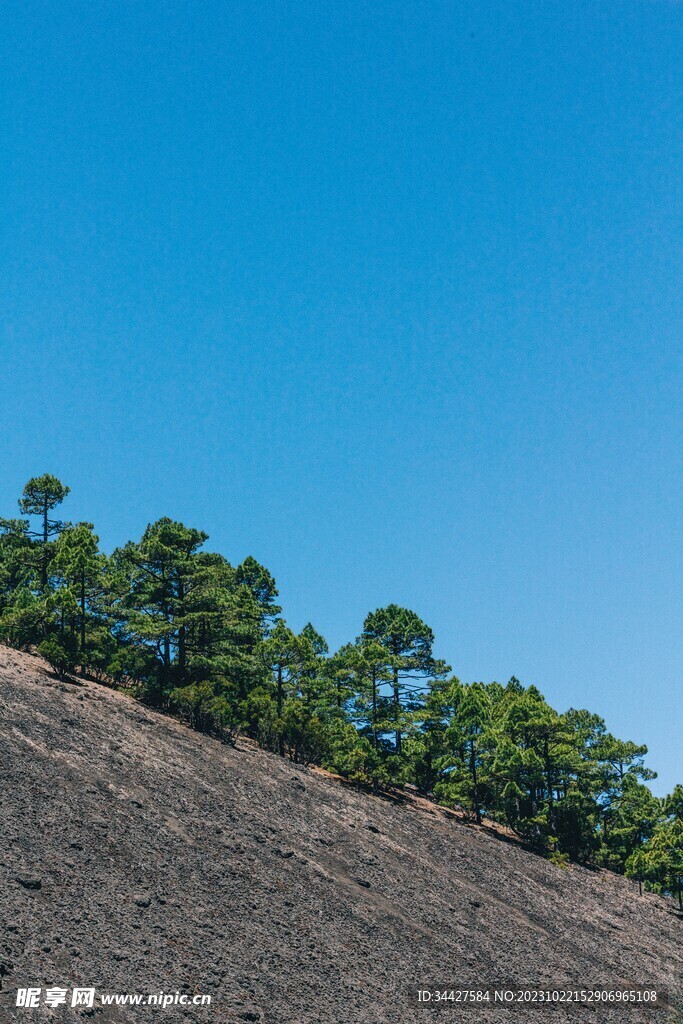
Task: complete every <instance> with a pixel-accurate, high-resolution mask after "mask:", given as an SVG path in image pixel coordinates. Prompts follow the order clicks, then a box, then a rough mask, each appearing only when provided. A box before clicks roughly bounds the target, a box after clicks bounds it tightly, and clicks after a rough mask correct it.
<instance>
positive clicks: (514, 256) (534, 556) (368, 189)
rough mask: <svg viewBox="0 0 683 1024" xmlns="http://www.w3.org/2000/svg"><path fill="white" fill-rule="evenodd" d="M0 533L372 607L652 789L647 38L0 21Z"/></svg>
mask: <svg viewBox="0 0 683 1024" xmlns="http://www.w3.org/2000/svg"><path fill="white" fill-rule="evenodd" d="M3 22H4V25H3V38H2V41H1V42H0V48H1V49H2V64H1V67H2V71H1V72H0V78H1V81H0V85H1V88H0V116H1V119H2V126H3V129H2V134H3V161H2V166H1V169H0V196H1V197H2V198H1V199H0V203H1V204H2V205H1V210H2V218H1V221H0V231H1V232H2V241H3V250H4V260H3V264H4V272H3V283H2V289H1V293H0V295H1V301H2V328H1V330H2V333H1V334H0V345H1V347H2V352H1V355H2V360H1V364H0V372H1V375H2V376H1V379H0V429H1V431H2V434H1V436H2V439H3V445H2V459H1V465H2V473H1V474H0V510H1V511H2V513H3V514H13V513H14V511H15V509H16V506H15V504H14V503H15V501H16V498H17V496H18V494H19V493H20V491H21V488H22V486H23V484H24V482H25V480H26V479H27V478H28V477H29V476H30V475H33V474H35V473H41V472H46V471H49V472H53V473H56V474H57V475H59V476H60V477H61V478H62V479H63V480H64V481H65V482H67V483H69V484H70V486H71V487H72V491H73V493H72V496H70V497H69V499H68V503H67V504H66V505H65V506H64V514H65V515H68V516H69V517H71V518H73V519H79V518H85V519H89V520H92V521H93V522H95V524H96V526H97V528H98V530H99V533H100V536H101V538H102V542H103V545H104V547H105V548H106V549H107V550H110V549H111V548H113V547H114V546H115V545H116V544H119V543H121V542H123V541H124V540H126V539H128V538H129V537H139V535H140V534H141V532H142V530H143V529H144V527H145V525H146V524H147V522H149V521H151V520H154V519H156V518H158V517H159V516H161V515H170V516H173V517H175V518H179V519H182V520H184V521H185V522H187V523H188V524H190V525H193V526H198V527H201V528H204V529H206V530H207V532H208V533H209V534H210V536H211V540H210V542H209V544H210V546H211V547H214V548H216V549H218V550H221V551H223V552H224V553H225V554H227V555H228V557H230V558H231V559H232V560H241V559H242V558H243V557H244V556H245V555H246V554H249V553H251V554H253V555H255V556H256V557H257V558H258V559H259V560H261V561H263V562H264V563H265V564H267V565H268V566H269V568H271V570H272V571H273V573H274V574H275V576H276V578H277V580H278V584H279V587H280V593H281V597H282V602H283V604H284V607H285V612H286V615H287V617H288V619H289V621H290V623H291V625H292V626H294V627H296V628H299V627H301V626H303V624H304V623H305V622H306V621H307V620H308V619H312V621H313V622H314V624H315V625H316V626H317V627H318V628H319V629H320V630H321V631H322V632H323V633H324V634H325V635H326V636H327V637H328V639H329V641H330V643H331V644H332V645H338V644H340V643H342V642H344V641H346V640H348V639H351V638H353V637H354V636H355V635H357V633H358V632H359V631H360V628H361V624H362V620H363V617H364V616H365V614H366V613H367V611H369V610H370V609H373V608H376V607H378V606H380V605H382V604H385V603H387V602H389V601H396V602H398V603H402V604H406V605H408V606H410V607H413V608H414V609H415V610H416V611H418V612H419V613H420V614H421V615H422V616H423V617H424V618H425V619H426V620H427V621H428V622H429V623H430V624H431V625H432V627H433V628H434V630H435V632H436V635H437V647H438V653H439V654H440V655H441V656H443V657H445V658H447V659H448V660H449V661H450V663H451V664H452V665H453V667H454V669H455V671H456V672H457V673H458V675H459V676H460V677H461V678H462V679H464V680H475V679H483V680H490V679H498V680H500V681H505V680H507V679H508V678H509V677H510V676H511V675H512V674H515V675H517V676H518V677H519V678H520V679H522V681H523V682H525V683H535V684H536V685H538V686H539V687H540V688H541V690H542V691H543V692H544V693H545V694H546V696H547V697H548V699H549V700H550V701H551V702H552V703H553V704H554V705H556V706H557V707H558V708H560V709H564V708H566V707H569V706H571V705H573V706H587V707H589V708H591V709H592V710H595V711H598V712H599V713H601V714H602V715H603V716H604V717H605V718H606V720H607V724H608V726H609V727H610V728H611V729H612V730H613V731H614V732H616V733H617V734H619V735H621V736H622V737H624V738H632V739H635V740H638V741H640V742H646V743H648V745H649V747H650V759H649V761H650V764H651V765H652V767H653V768H655V769H656V770H658V771H659V772H660V779H659V780H658V782H657V783H655V790H656V791H657V792H664V791H665V790H666V789H669V788H671V786H672V785H673V784H674V782H676V781H679V780H681V770H680V769H681V759H680V749H681V743H680V717H681V707H682V701H681V664H682V657H681V655H682V654H683V649H682V648H683V645H682V641H681V637H682V630H681V624H682V622H683V607H682V605H683V601H682V599H681V579H682V578H683V573H682V569H683V565H682V561H683V559H682V555H681V552H682V546H681V525H682V523H681V507H682V501H683V481H682V476H681V468H682V463H681V441H682V430H681V427H682V416H681V408H682V404H681V397H682V396H681V384H682V382H683V374H682V372H681V370H682V368H681V312H682V310H681V306H682V304H683V303H682V300H681V289H680V271H681V239H682V237H683V231H682V226H681V209H682V205H681V199H682V192H683V187H682V184H681V182H682V181H683V177H682V175H681V137H682V133H681V99H682V96H683V89H682V88H681V86H682V77H683V75H682V71H681V69H682V65H681V61H680V54H681V52H682V51H683V8H682V7H681V6H680V5H675V4H672V3H667V2H650V3H645V2H643V3H635V2H627V0H626V2H624V3H620V4H618V5H612V4H606V3H605V4H599V3H593V2H591V3H581V2H575V3H572V4H562V3H554V2H548V3H529V4H509V3H506V2H492V3H486V4H482V3H478V2H472V3H453V2H448V3H442V2H438V0H434V2H430V3H429V4H423V3H418V2H415V0H413V2H411V3H404V2H400V0H393V2H391V3H382V2H378V3H373V4H369V5H368V4H361V3H355V2H350V3H343V4H325V3H323V4H321V3H308V2H300V3H296V4H292V3H291V2H286V3H285V2H276V0H271V2H268V3H240V2H230V3H222V2H221V3H214V2H206V3H203V4H191V3H178V2H171V3H163V4H161V3H156V2H146V3H142V4H132V3H123V4H122V3H113V2H112V3H108V2H101V3H97V4H91V3H70V2H65V3H60V4H48V3H39V2H36V3H31V4H24V3H17V4H13V5H11V6H10V7H9V8H7V9H6V10H5V11H4V14H3Z"/></svg>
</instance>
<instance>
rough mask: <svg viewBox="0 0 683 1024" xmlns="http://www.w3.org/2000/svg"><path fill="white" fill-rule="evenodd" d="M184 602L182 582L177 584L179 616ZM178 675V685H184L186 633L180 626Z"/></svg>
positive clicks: (185, 673)
mask: <svg viewBox="0 0 683 1024" xmlns="http://www.w3.org/2000/svg"><path fill="white" fill-rule="evenodd" d="M184 600H185V590H184V588H183V584H182V580H181V581H179V582H178V601H179V604H180V614H181V615H182V614H183V601H184ZM178 675H179V677H180V685H181V686H184V685H185V677H186V675H187V631H186V627H185V626H181V627H180V629H179V630H178Z"/></svg>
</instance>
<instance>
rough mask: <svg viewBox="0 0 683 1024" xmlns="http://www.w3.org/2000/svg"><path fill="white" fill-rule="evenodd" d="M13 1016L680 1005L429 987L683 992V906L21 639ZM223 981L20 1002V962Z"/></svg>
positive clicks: (82, 981)
mask: <svg viewBox="0 0 683 1024" xmlns="http://www.w3.org/2000/svg"><path fill="white" fill-rule="evenodd" d="M0 770H1V772H2V785H1V787H0V804H1V806H0V820H1V821H2V838H1V839H0V850H1V857H0V866H1V868H2V874H1V875H0V878H1V879H2V881H1V887H0V922H1V923H2V928H3V932H2V940H1V943H0V956H1V957H2V969H1V970H0V981H1V983H2V987H1V990H0V1022H2V1024H4V1022H11V1021H15V1020H67V1021H68V1020H79V1019H81V1014H89V1015H90V1016H91V1017H94V1019H95V1020H96V1021H99V1022H103V1024H104V1022H107V1021H111V1022H127V1021H131V1022H132V1021H145V1020H153V1019H154V1020H156V1019H163V1020H164V1021H168V1022H171V1024H174V1022H176V1021H178V1022H190V1021H197V1022H203V1021H212V1022H220V1024H222V1022H235V1024H236V1022H241V1021H257V1022H258V1021H261V1022H267V1024H296V1022H298V1024H315V1022H321V1024H322V1022H324V1024H328V1022H329V1024H332V1022H334V1024H364V1022H403V1021H406V1022H412V1021H429V1020H432V1019H435V1020H436V1019H438V1020H445V1019H448V1020H457V1021H463V1020H464V1021H470V1020H472V1021H478V1020H482V1021H508V1020H509V1021H513V1020H514V1021H519V1022H523V1021H527V1020H529V1021H531V1020H539V1021H540V1020H543V1019H552V1020H553V1021H560V1020H563V1019H567V1020H569V1019H571V1020H575V1019H577V1018H579V1019H581V1018H583V1019H586V1020H588V1021H593V1022H598V1024H600V1022H602V1021H605V1022H608V1021H609V1022H611V1021H614V1022H615V1024H616V1022H619V1024H621V1022H624V1021H634V1022H635V1021H641V1020H643V1021H646V1020H662V1021H664V1020H671V1019H677V1014H675V1013H669V1012H667V1010H666V1009H665V1008H659V1009H647V1010H646V1009H644V1008H642V1007H641V1008H627V1007H623V1006H615V1007H608V1006H597V1007H596V1006H590V1007H572V1008H569V1009H568V1010H566V1011H565V1010H562V1009H556V1008H536V1007H521V1008H514V1009H507V1008H504V1007H503V1008H501V1007H500V1006H495V1007H493V1006H489V1007H486V1006H482V1007H480V1008H473V1009H462V1008H460V1007H455V1008H454V1007H445V1008H444V1009H443V1010H433V1009H429V1008H425V1007H417V1006H416V1005H413V1003H412V1002H411V1000H410V995H409V993H410V992H411V991H413V990H415V989H417V988H428V987H432V988H433V987H435V986H438V987H444V986H448V987H458V988H466V987H478V988H484V987H488V986H502V987H512V988H517V987H520V986H523V985H530V986H542V987H554V988H555V987H560V988H565V987H568V986H570V987H581V988H593V987H601V986H604V987H609V988H614V987H625V988H632V987H634V986H636V985H641V986H648V987H658V988H660V989H667V990H668V999H669V1003H670V1004H671V1005H674V1004H677V1001H678V1000H680V997H681V993H682V992H683V984H682V982H681V967H682V966H683V956H682V953H681V940H680V936H681V923H682V922H681V920H680V918H679V916H678V915H677V914H676V912H675V909H674V907H673V904H672V902H671V901H669V900H665V899H662V898H660V897H656V896H654V895H645V896H643V897H642V898H640V897H638V894H637V887H636V886H634V884H633V883H631V882H629V881H627V880H626V879H624V878H621V877H618V876H615V875H610V874H608V873H606V872H602V871H590V870H587V869H583V868H578V867H572V868H570V869H569V870H561V869H559V868H557V867H555V866H553V865H552V864H549V863H548V862H546V861H544V860H542V859H541V858H539V857H536V856H534V855H533V854H531V853H529V852H527V851H525V850H524V849H523V848H522V847H521V846H520V845H519V844H518V843H516V842H514V841H505V837H504V836H503V835H502V834H496V833H495V832H494V831H493V830H487V829H477V828H476V827H473V826H469V825H467V824H465V823H463V822H461V821H459V820H457V819H456V818H455V817H454V816H453V815H449V814H448V812H446V811H444V810H443V809H442V808H437V807H431V806H429V805H427V804H426V803H425V802H424V801H417V800H407V801H406V802H404V803H398V802H392V801H389V800H387V799H382V798H379V797H372V796H368V795H366V794H363V793H356V792H355V791H354V790H352V789H351V788H350V787H348V786H345V785H342V784H340V783H339V782H338V781H336V780H335V779H332V778H330V777H326V776H325V774H324V773H322V772H319V771H315V770H308V769H302V768H297V767H295V766H293V765H292V764H291V763H290V762H288V761H285V760H283V759H280V758H278V757H277V756H274V755H270V754H267V753H265V752H263V751H260V750H258V749H256V748H254V747H253V746H252V745H251V744H250V743H248V742H246V741H240V742H238V746H237V749H232V748H230V747H228V746H225V745H223V744H221V743H219V742H217V741H215V740H213V739H210V738H208V737H206V736H202V735H199V734H196V733H193V732H192V731H190V730H189V729H187V728H186V727H184V726H183V725H182V724H180V723H178V722H176V721H174V720H173V719H171V718H168V717H165V716H163V715H160V714H157V713H155V712H153V711H150V710H147V709H145V708H144V707H142V706H140V705H138V704H137V703H135V702H134V701H132V700H130V699H129V698H127V697H125V696H124V695H122V694H119V693H116V692H113V691H110V690H108V689H106V688H103V687H101V686H97V685H95V684H92V683H83V684H82V685H76V684H74V683H60V682H58V681H57V680H56V679H55V678H54V677H53V676H51V675H50V674H49V672H48V670H47V669H46V667H45V665H44V663H43V662H42V661H40V659H38V658H34V657H31V656H28V655H22V654H18V653H17V652H15V651H11V650H8V649H6V648H0ZM29 985H34V986H36V987H38V986H41V987H43V988H45V987H48V986H53V985H55V986H60V985H61V986H62V987H69V988H71V986H72V985H82V986H95V987H96V988H97V989H98V991H102V992H112V993H128V992H132V993H136V992H140V993H147V992H158V991H159V990H163V991H165V992H172V993H174V992H176V990H180V991H183V990H184V991H186V992H197V993H208V994H211V995H212V997H213V1001H214V1002H213V1005H212V1006H211V1007H210V1008H209V1007H203V1008H200V1007H187V1008H180V1007H176V1008H167V1009H166V1010H165V1011H163V1013H162V1012H161V1011H157V1010H154V1009H151V1008H141V1007H137V1008H130V1007H128V1008H123V1007H111V1008H103V1007H96V1008H95V1011H90V1010H85V1011H82V1010H78V1011H76V1010H71V1009H64V1008H60V1009H57V1010H55V1011H49V1010H47V1009H45V1008H42V1009H40V1010H35V1011H30V1010H22V1009H17V1008H16V1007H15V999H16V990H17V987H18V986H29Z"/></svg>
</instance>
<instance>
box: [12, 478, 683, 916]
mask: <svg viewBox="0 0 683 1024" xmlns="http://www.w3.org/2000/svg"><path fill="white" fill-rule="evenodd" d="M68 493H69V488H68V487H66V486H65V485H64V484H62V483H61V482H60V481H59V480H58V479H57V478H56V477H54V476H51V475H49V474H45V475H43V476H40V477H35V478H33V479H31V480H29V482H28V483H27V484H26V487H25V488H24V492H23V495H22V497H21V498H20V500H19V509H20V512H21V517H20V518H17V519H2V520H0V640H2V642H4V643H6V644H9V645H12V646H14V647H17V648H19V649H21V650H37V651H38V652H39V653H40V654H41V655H42V656H43V657H45V658H46V659H47V661H48V662H49V663H50V664H51V665H52V667H53V668H54V670H55V671H56V672H57V673H58V674H59V675H60V676H63V677H64V676H67V675H68V674H69V673H71V672H75V671H80V672H81V673H83V674H86V675H88V676H90V677H91V678H95V679H98V680H100V681H102V682H106V683H108V684H110V685H117V686H119V687H121V688H124V689H126V690H129V691H130V692H131V693H132V694H134V695H135V696H136V697H138V698H139V699H140V700H142V701H144V702H146V703H148V704H150V705H152V706H153V707H157V708H164V709H167V710H169V711H172V712H173V713H175V714H177V715H178V716H180V717H182V718H183V719H184V720H185V721H187V722H188V723H189V724H190V725H191V726H192V727H193V728H195V729H198V730H201V731H204V732H207V733H211V734H213V735H216V736H219V737H221V738H223V739H227V740H228V741H234V738H235V736H236V735H237V734H238V733H239V732H245V733H247V734H248V735H249V736H251V737H253V738H254V739H256V740H257V741H258V743H259V744H261V745H262V746H263V747H264V748H266V749H268V750H271V751H275V752H277V753H279V754H281V755H283V756H287V757H289V758H291V759H292V760H294V761H296V762H299V763H302V764H317V765H322V766H323V767H325V768H327V769H329V770H331V771H334V772H338V773H340V774H341V775H343V776H345V777H346V778H348V779H350V780H353V781H354V782H356V783H357V784H359V785H362V786H366V787H371V788H373V789H376V790H377V789H387V788H389V787H393V788H394V789H396V788H400V787H402V786H406V785H412V786H415V787H417V788H418V789H419V790H420V791H421V792H423V793H427V794H433V796H434V797H435V798H436V800H438V801H439V802H440V803H442V804H444V805H446V806H448V807H455V808H460V809H461V810H464V812H465V813H466V814H467V815H469V816H470V817H471V819H472V820H473V821H475V822H477V823H481V822H482V820H483V818H484V817H486V818H489V819H493V820H496V821H498V822H501V823H503V824H505V825H507V826H509V827H510V828H511V829H513V830H514V832H516V833H517V834H518V835H519V836H520V837H521V838H522V839H523V840H524V841H525V842H526V843H528V844H529V845H530V846H532V847H533V848H535V849H537V850H538V851H539V852H543V853H545V854H546V855H548V856H550V857H551V858H552V859H553V860H554V861H555V862H556V863H558V864H560V865H562V864H565V863H566V862H567V861H568V860H571V861H578V862H582V863H588V862H590V863H594V864H598V865H602V866H605V867H608V868H610V869H612V870H614V871H618V872H625V873H626V874H628V875H629V876H631V877H633V878H636V879H638V880H639V882H640V884H641V886H642V885H643V884H645V885H647V886H648V887H650V888H653V889H655V890H656V891H660V892H668V893H671V894H674V895H676V896H677V898H678V900H679V903H680V902H681V889H682V888H683V787H682V786H676V788H675V789H674V792H673V793H672V794H671V795H670V796H669V797H667V798H665V799H657V798H655V797H654V796H653V795H652V793H651V791H650V789H649V788H648V786H647V785H646V783H647V781H648V779H651V778H653V777H654V776H653V773H652V772H651V771H650V770H649V769H648V768H646V767H645V765H644V757H645V755H646V753H647V748H646V747H644V746H639V745H637V744H635V743H632V742H629V741H623V740H619V739H617V738H615V737H614V736H612V735H611V734H610V733H609V732H608V731H607V730H606V728H605V723H604V722H603V720H602V719H601V718H600V717H599V716H598V715H595V714H592V713H591V712H589V711H584V710H574V709H570V710H569V711H566V712H564V713H562V714H560V713H558V712H557V711H555V710H554V709H553V708H551V707H550V705H549V704H548V703H547V702H546V701H545V699H544V697H543V695H542V694H541V693H540V692H539V690H538V689H536V687H535V686H528V687H525V686H523V685H522V684H521V683H520V682H519V681H518V680H517V679H514V678H513V679H511V680H510V681H509V682H508V683H507V684H506V685H501V684H500V683H496V682H493V683H471V684H463V683H461V682H460V681H459V680H458V679H457V678H455V677H454V676H453V675H452V674H451V670H450V667H449V666H448V665H446V664H445V663H444V662H443V661H440V660H438V659H436V658H435V657H434V654H433V646H434V636H433V633H432V630H431V629H430V628H429V626H428V625H426V623H424V622H423V621H422V620H421V619H420V618H419V616H418V615H416V614H415V612H413V611H410V610H409V609H406V608H401V607H399V606H397V605H389V606H388V607H386V608H380V609H378V610H377V611H374V612H371V613H370V614H369V615H368V616H367V618H366V619H365V622H364V623H363V629H362V631H361V633H360V635H359V636H358V637H357V638H356V639H355V640H354V641H353V642H352V643H348V644H346V645H344V646H343V647H342V648H341V649H340V650H338V651H336V652H335V653H331V652H330V651H329V649H328V646H327V644H326V642H325V640H324V639H323V637H322V636H321V635H320V634H319V633H318V632H317V631H316V630H315V629H314V628H313V626H312V625H310V624H309V625H307V626H305V627H304V629H303V630H302V631H301V632H300V633H295V632H294V631H293V630H292V629H290V628H289V626H288V625H287V623H286V621H285V619H284V618H283V617H282V616H281V608H280V607H279V606H278V604H277V596H278V595H277V589H276V586H275V581H274V579H273V577H272V576H271V574H270V573H269V572H268V570H267V569H266V568H264V567H263V566H262V565H260V564H259V563H258V562H257V561H256V560H255V559H254V558H246V559H245V560H244V561H243V562H242V563H241V564H239V565H236V566H235V565H232V564H231V563H230V562H229V561H227V559H226V558H224V557H223V556H222V555H219V554H215V553H212V552H209V551H206V550H204V545H205V542H206V541H207V539H208V537H207V534H205V533H203V532H202V531H201V530H196V529H191V528H189V527H187V526H184V525H183V524H182V523H178V522H174V521H172V520H171V519H166V518H164V519H160V520H159V521H158V522H156V523H153V524H151V525H150V526H148V527H147V529H146V530H145V532H144V534H143V536H142V538H141V539H140V540H139V541H129V542H128V543H127V544H126V545H125V546H124V547H121V548H117V549H116V550H115V551H114V552H113V553H112V554H111V555H110V556H107V555H106V554H104V553H103V552H102V551H100V548H99V542H98V537H97V535H96V534H95V533H94V530H93V526H92V525H91V524H90V523H87V522H79V523H75V524H71V523H67V522H64V521H62V520H61V519H59V518H58V514H57V513H58V509H59V506H60V505H61V504H62V502H63V501H64V499H65V498H66V497H67V495H68Z"/></svg>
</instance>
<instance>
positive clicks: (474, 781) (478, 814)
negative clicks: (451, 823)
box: [470, 740, 481, 825]
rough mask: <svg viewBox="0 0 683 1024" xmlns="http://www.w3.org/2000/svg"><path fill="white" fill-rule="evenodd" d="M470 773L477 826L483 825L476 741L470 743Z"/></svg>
mask: <svg viewBox="0 0 683 1024" xmlns="http://www.w3.org/2000/svg"><path fill="white" fill-rule="evenodd" d="M470 773H471V775H472V803H473V804H474V817H475V820H476V822H477V825H481V808H480V807H479V783H478V781H477V757H476V751H475V746H474V740H472V741H471V742H470Z"/></svg>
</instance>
